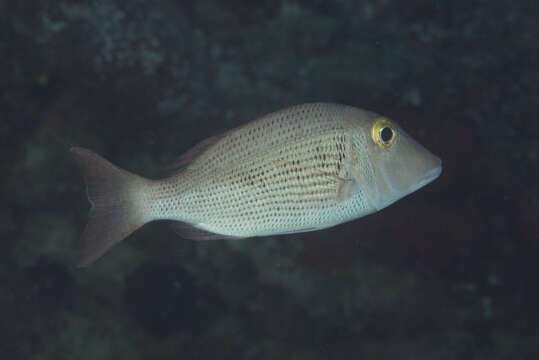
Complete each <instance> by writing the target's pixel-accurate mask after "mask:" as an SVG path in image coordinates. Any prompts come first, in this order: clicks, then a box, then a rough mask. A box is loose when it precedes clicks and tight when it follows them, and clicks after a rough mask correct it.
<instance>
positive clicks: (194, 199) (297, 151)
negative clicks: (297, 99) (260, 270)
mask: <svg viewBox="0 0 539 360" xmlns="http://www.w3.org/2000/svg"><path fill="white" fill-rule="evenodd" d="M71 153H72V155H73V157H74V159H75V162H76V163H77V164H78V166H79V168H80V170H81V172H82V175H83V177H84V180H85V182H86V190H87V196H88V199H89V202H90V204H91V209H90V212H89V216H88V223H87V225H86V228H85V230H84V232H83V234H82V246H81V249H80V256H79V266H81V267H84V266H88V265H89V264H91V263H93V262H94V261H95V260H97V259H99V258H100V257H101V256H102V255H103V254H104V253H105V252H107V250H109V249H110V248H111V247H112V246H113V245H115V244H117V243H118V242H120V241H121V240H122V239H124V238H126V237H128V236H129V235H130V234H131V233H133V232H134V231H135V230H137V229H138V228H140V227H141V226H143V225H144V224H146V223H149V222H152V221H155V220H171V223H172V225H173V227H174V229H175V231H176V232H177V233H178V234H179V235H180V236H181V237H183V238H186V239H193V240H212V239H240V238H252V237H260V236H272V235H281V234H292V233H301V232H308V231H315V230H320V229H325V228H329V227H333V226H335V225H338V224H341V223H344V222H348V221H351V220H354V219H357V218H360V217H363V216H365V215H368V214H371V213H374V212H376V211H379V210H381V209H383V208H385V207H387V206H389V205H391V204H392V203H394V202H395V201H397V200H399V199H401V198H403V197H404V196H406V195H408V194H411V193H413V192H414V191H416V190H418V189H419V188H421V187H423V186H425V185H427V184H428V183H430V182H432V181H433V180H434V179H436V178H437V177H438V176H439V175H440V173H441V171H442V162H441V160H440V158H438V157H437V156H435V155H434V154H432V153H431V152H430V151H429V150H427V149H426V148H424V147H423V146H422V145H420V144H419V143H418V142H416V141H415V140H414V139H413V138H412V137H410V136H409V135H408V134H407V133H406V132H405V131H404V130H403V129H402V128H401V127H400V126H399V125H398V124H397V123H396V122H395V121H394V120H392V119H389V118H388V117H385V116H382V115H378V114H377V113H374V112H371V111H367V110H362V109H359V108H356V107H352V106H347V105H341V104H332V103H306V104H301V105H294V106H290V107H287V108H284V109H282V110H278V111H275V112H272V113H270V114H267V115H264V116H262V117H259V118H257V119H255V120H252V121H250V122H248V123H246V124H244V125H241V126H239V127H237V128H235V129H232V130H229V131H226V132H224V133H223V134H221V135H216V136H212V137H210V138H208V139H206V140H203V141H202V142H200V143H199V144H198V145H195V146H194V147H193V148H191V149H190V150H188V151H187V152H185V153H184V154H183V155H181V156H180V157H179V158H178V159H177V160H175V161H174V163H173V164H172V165H171V166H169V170H170V176H168V177H164V178H161V179H157V180H150V179H147V178H144V177H141V176H138V175H135V174H133V173H130V172H128V171H126V170H123V169H121V168H119V167H117V166H115V165H113V164H112V163H110V162H109V161H107V160H105V159H104V158H102V157H101V156H99V155H97V154H96V153H94V152H92V151H91V150H88V149H85V148H81V147H73V148H71Z"/></svg>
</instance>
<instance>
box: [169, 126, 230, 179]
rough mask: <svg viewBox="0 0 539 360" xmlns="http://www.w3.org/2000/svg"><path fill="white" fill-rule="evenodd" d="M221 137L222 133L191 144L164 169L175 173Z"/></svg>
mask: <svg viewBox="0 0 539 360" xmlns="http://www.w3.org/2000/svg"><path fill="white" fill-rule="evenodd" d="M222 137H223V135H215V136H212V137H209V138H207V139H205V140H202V141H201V142H199V143H198V144H196V145H195V146H193V147H192V148H191V149H189V150H187V151H186V152H184V153H183V154H181V155H180V156H179V157H178V158H176V160H174V161H173V162H172V164H170V165H168V166H166V167H165V170H166V171H167V172H168V173H172V174H174V173H177V172H178V171H179V170H181V169H183V168H184V167H186V166H187V165H189V164H191V163H192V162H193V161H194V160H195V159H196V158H198V157H199V156H200V155H201V154H202V153H204V152H205V151H206V150H208V149H209V148H210V147H211V146H212V145H214V144H215V143H217V142H218V141H219V140H220V139H221V138H222Z"/></svg>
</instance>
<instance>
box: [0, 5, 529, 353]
mask: <svg viewBox="0 0 539 360" xmlns="http://www.w3.org/2000/svg"><path fill="white" fill-rule="evenodd" d="M538 19H539V6H538V5H537V3H536V2H535V1H527V0H522V1H512V2H510V1H494V0H492V1H480V0H471V1H449V0H445V1H442V0H440V1H432V0H409V1H397V0H365V1H361V0H355V1H352V0H337V1H323V0H313V1H307V0H296V1H292V0H273V1H266V0H261V1H240V0H229V1H217V0H200V1H179V0H176V1H174V0H160V1H142V0H109V1H97V0H95V1H89V0H87V1H74V0H39V1H38V0H35V1H30V0H25V1H9V0H0V146H1V148H0V156H1V161H0V174H1V175H0V202H1V205H0V238H1V239H0V241H1V251H0V358H1V359H6V360H7V359H10V360H16V359H60V360H61V359H123V358H125V359H130V360H137V359H165V360H167V359H257V360H265V359H293V360H302V359H312V360H317V359H416V360H421V359H462V360H466V359H489V360H497V359H538V358H539V307H538V303H539V287H538V278H539V262H538V260H537V259H538V255H539V242H538V241H539V235H538V234H539V185H538V172H539V167H538V166H537V161H538V156H539V153H538V152H539V120H538V116H537V113H538V111H539V108H538V105H539V89H538V84H539V68H538V64H539V25H538ZM313 101H327V102H338V103H345V104H349V105H353V106H357V107H361V108H366V109H370V110H373V111H376V112H378V113H381V114H384V115H387V116H390V117H392V118H393V119H395V120H396V121H397V122H398V123H399V124H400V125H401V126H402V127H403V128H405V129H406V130H407V132H408V133H410V134H411V135H412V136H414V137H415V138H416V139H417V140H418V141H419V142H421V143H422V144H424V145H425V146H426V147H427V148H428V149H430V150H431V151H432V152H434V153H435V154H437V155H439V156H440V157H441V158H442V160H443V165H444V170H443V173H442V175H441V177H440V178H439V179H437V180H436V181H435V182H434V183H432V184H430V185H428V186H427V187H425V188H423V189H421V190H419V191H418V192H416V193H414V194H413V195H411V196H409V197H406V198H405V199H403V200H401V201H399V202H397V203H395V204H393V205H392V206H390V207H389V208H387V209H385V210H383V211H381V212H379V213H377V214H374V215H371V216H368V217H365V218H362V219H359V220H356V221H354V222H351V223H347V224H344V225H341V226H338V227H335V228H332V229H328V230H324V231H319V232H313V233H304V234H293V235H286V236H278V237H277V236H275V237H267V238H257V239H250V240H232V241H211V242H193V241H189V240H184V239H182V238H179V237H178V236H176V235H175V234H174V233H173V232H172V231H171V230H170V229H169V228H168V227H167V226H166V225H165V224H160V223H153V224H149V225H147V226H145V227H144V228H142V229H141V230H139V231H137V232H136V233H135V234H134V235H132V236H130V237H129V238H128V239H127V240H125V241H123V242H122V243H121V244H119V245H118V246H116V247H114V248H113V249H112V250H111V251H110V252H108V253H107V254H106V255H105V256H104V257H103V258H102V259H100V260H99V261H97V262H96V263H95V264H93V265H92V266H90V267H88V268H84V269H79V268H77V267H76V262H77V247H78V241H79V236H80V234H81V232H82V230H83V229H84V225H85V222H86V217H87V213H88V208H89V204H88V202H87V199H86V196H85V186H84V183H83V179H82V177H81V176H80V174H79V171H78V169H77V168H76V165H75V163H74V162H73V160H72V159H71V157H70V153H69V151H68V149H69V147H71V146H73V145H77V146H83V147H88V148H90V149H93V150H94V151H96V152H98V153H100V154H102V155H103V156H105V157H106V158H108V159H110V160H111V161H112V162H114V163H116V164H118V165H120V166H122V167H124V168H126V169H128V170H130V171H133V172H136V173H138V174H141V175H144V176H148V177H154V178H155V177H158V176H159V175H160V173H161V169H162V168H163V167H164V166H166V165H167V164H169V163H170V162H172V161H173V159H174V158H175V157H176V156H177V155H179V154H181V153H183V152H185V151H186V150H188V149H189V148H190V147H191V146H193V145H194V144H196V143H197V142H199V141H200V140H203V139H205V138H207V137H209V136H211V135H215V134H218V133H220V132H223V131H225V130H227V129H230V128H232V127H234V126H237V125H240V124H243V123H245V122H247V121H249V120H251V119H253V118H255V117H257V116H260V115H263V114H265V113H267V112H270V111H273V110H276V109H279V108H282V107H285V106H288V105H292V104H297V103H303V102H313Z"/></svg>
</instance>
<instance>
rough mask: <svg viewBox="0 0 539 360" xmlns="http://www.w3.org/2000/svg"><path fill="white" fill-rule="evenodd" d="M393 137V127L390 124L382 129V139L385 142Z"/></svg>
mask: <svg viewBox="0 0 539 360" xmlns="http://www.w3.org/2000/svg"><path fill="white" fill-rule="evenodd" d="M392 138H393V129H391V128H390V127H389V126H386V127H385V128H383V129H382V130H381V131H380V139H382V141H383V142H384V143H388V142H390V141H391V139H392Z"/></svg>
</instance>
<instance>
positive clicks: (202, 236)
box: [170, 221, 244, 240]
mask: <svg viewBox="0 0 539 360" xmlns="http://www.w3.org/2000/svg"><path fill="white" fill-rule="evenodd" d="M170 226H171V228H172V230H174V232H175V233H176V234H178V235H179V236H180V237H182V238H184V239H189V240H222V239H243V238H244V237H242V236H231V235H223V234H216V233H213V232H210V231H207V230H203V229H200V228H197V227H195V226H193V225H191V224H188V223H185V222H181V221H174V222H172V223H171V225H170Z"/></svg>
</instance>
